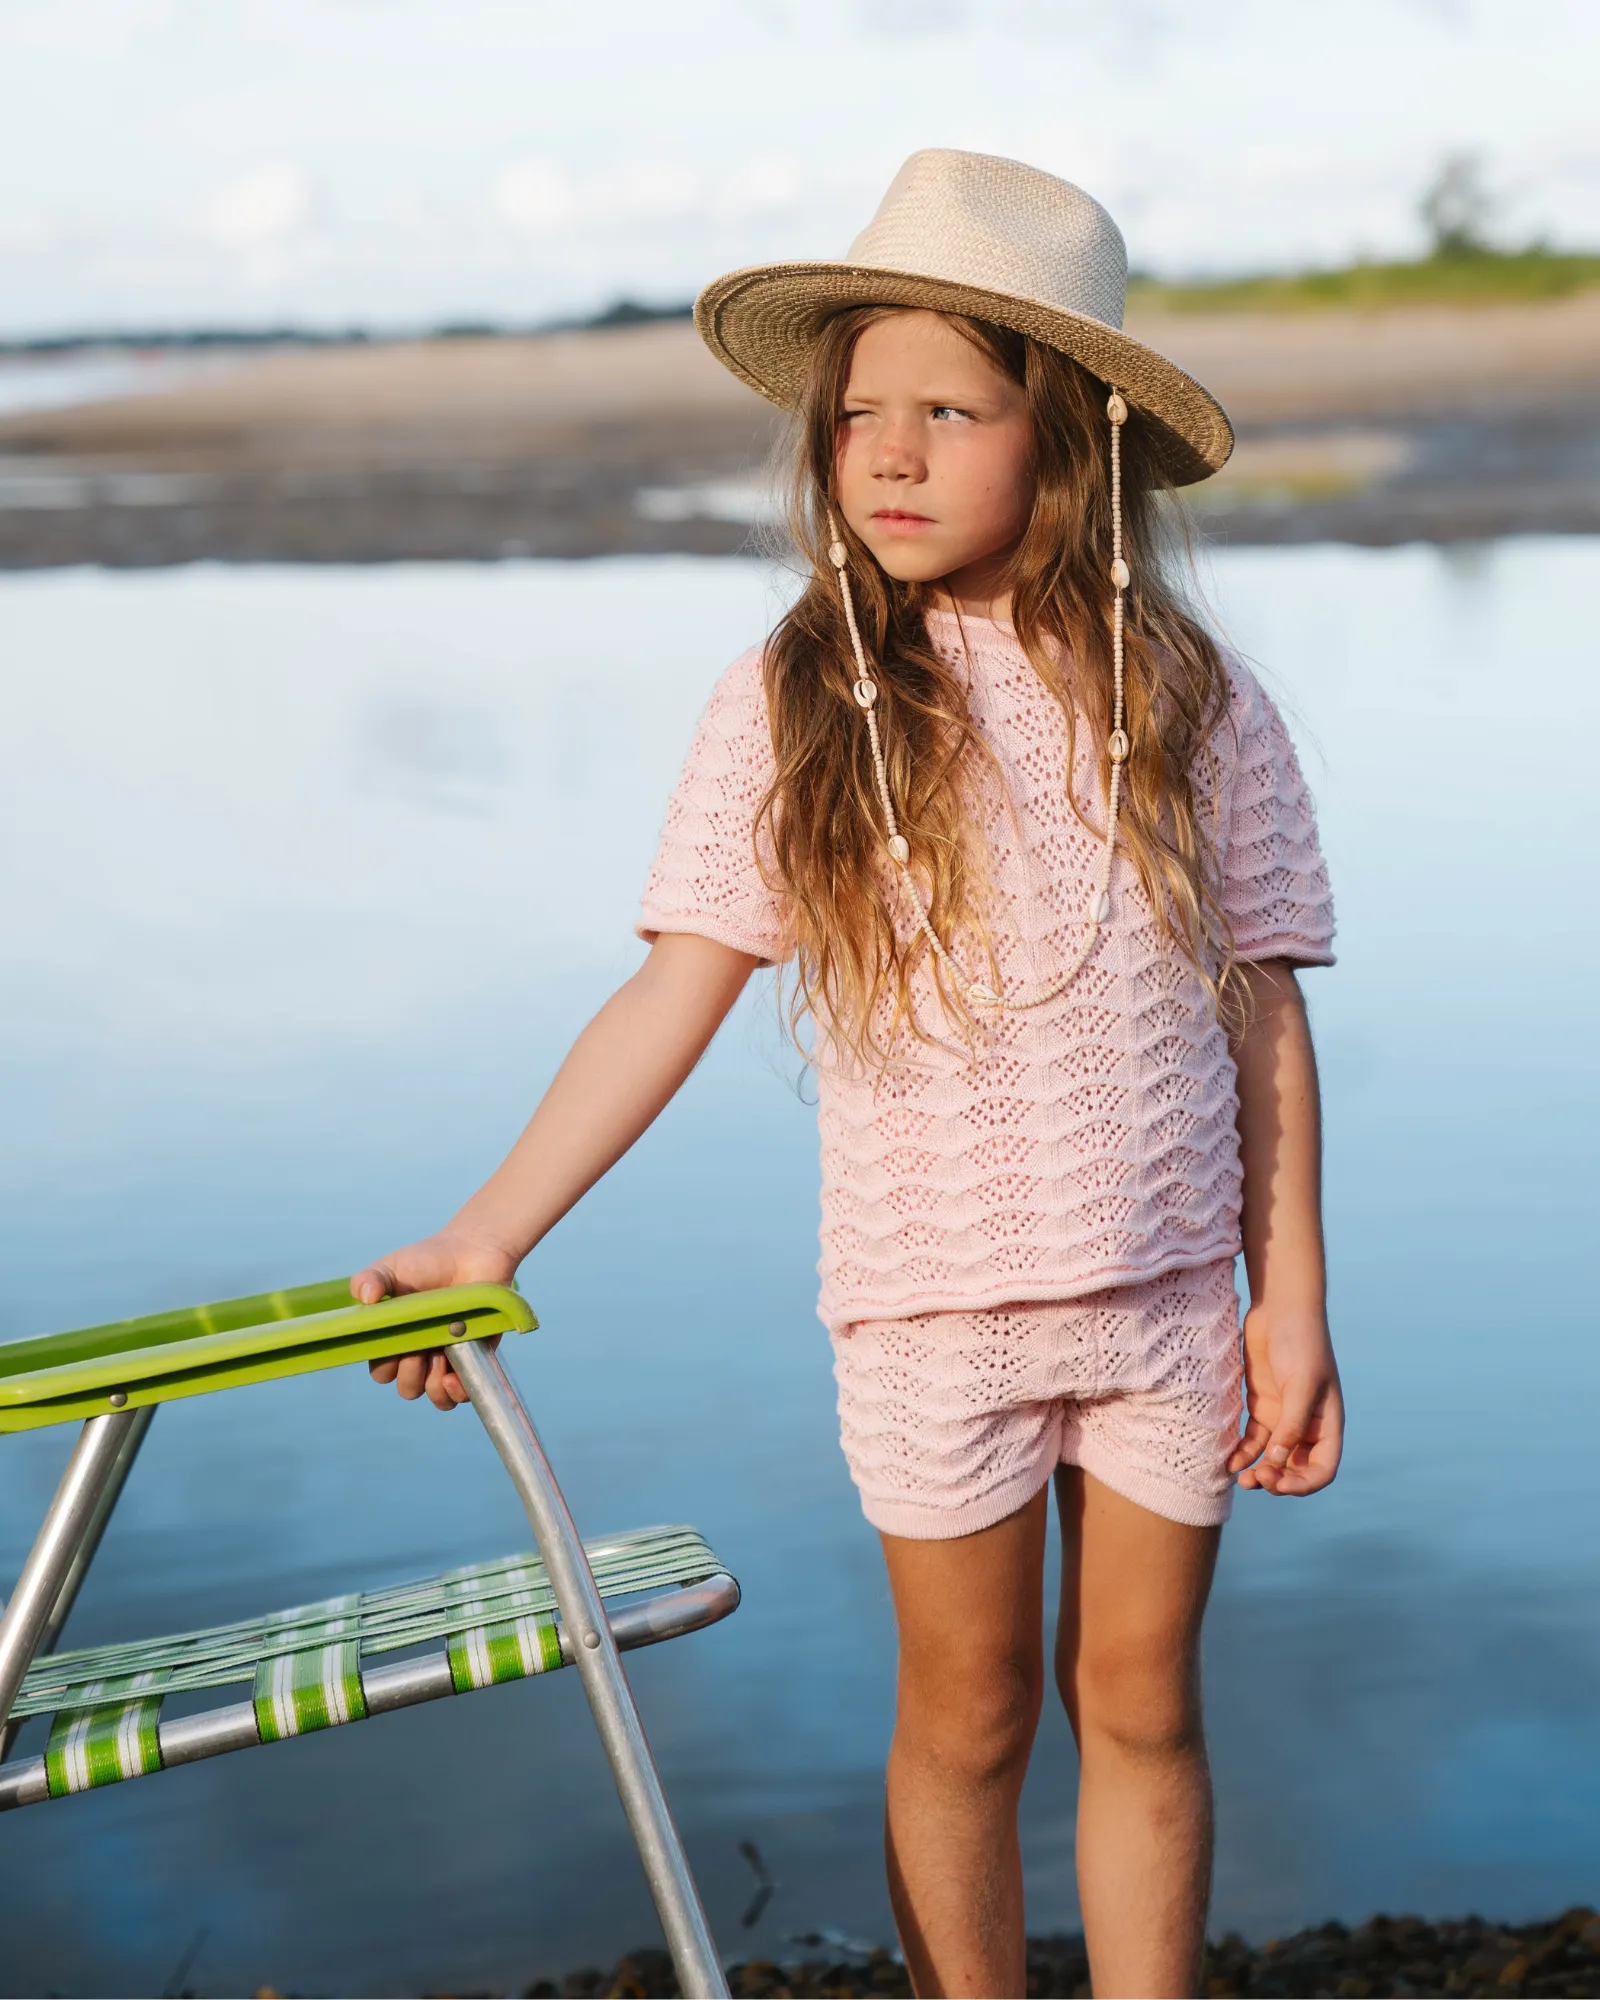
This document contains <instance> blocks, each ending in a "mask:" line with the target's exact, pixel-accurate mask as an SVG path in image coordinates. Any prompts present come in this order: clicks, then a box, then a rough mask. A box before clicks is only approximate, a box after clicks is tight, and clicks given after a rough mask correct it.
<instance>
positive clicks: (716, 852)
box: [639, 615, 1333, 1329]
mask: <svg viewBox="0 0 1600 2000" xmlns="http://www.w3.org/2000/svg"><path fill="white" fill-rule="evenodd" d="M929 629H930V631H931V633H932V634H933V637H934V640H935V643H936V644H938V645H939V646H940V647H941V648H943V649H945V650H947V651H948V653H949V654H950V656H951V657H952V658H953V659H955V660H958V661H959V660H961V659H962V657H963V628H962V627H960V626H958V625H957V623H956V621H955V619H954V618H953V617H949V616H940V615H935V616H934V617H932V618H931V619H930V621H929ZM964 635H965V660H966V663H967V673H968V678H969V697H968V698H969V702H970V706H971V712H972V716H973V721H974V723H975V725H976V727H977V728H978V730H979V731H980V732H981V734H982V735H983V737H984V738H985V740H986V741H987V743H988V745H989V746H990V748H991V749H992V750H993V751H994V754H995V759H996V763H997V766H998V769H997V771H996V772H992V773H991V772H983V773H980V774H978V775H977V776H976V777H975V778H974V780H973V782H974V785H975V787H976V792H977V801H976V818H977V820H978V822H979V824H980V825H981V827H982V830H983V834H984V837H985V839H986V842H987V869H988V877H989V883H990V898H991V902H990V932H991V937H992V940H993V944H994V950H995V955H996V959H997V961H998V965H999V970H1000V973H1001V975H1002V978H1003V981H1004V984H1005V990H1006V991H1007V993H1008V994H1013V995H1016V996H1018V997H1026V996H1027V995H1028V994H1030V993H1033V992H1037V991H1039V990H1040V989H1041V988H1042V987H1044V986H1046V985H1048V983H1049V982H1050V980H1051V979H1052V978H1053V977H1054V976H1056V975H1057V974H1058V972H1059V969H1060V968H1061V967H1062V966H1064V965H1065V964H1067V963H1070V961H1071V958H1072V957H1073V955H1074V953H1075V951H1076V949H1077V947H1078V943H1079V940H1080V938H1081V935H1082V921H1083V911H1084V907H1085V904H1086V901H1087V898H1088V895H1089V891H1090V886H1091V883H1092V881H1093V879H1094V868H1095V863H1096V858H1097V841H1096V837H1095V834H1094V833H1093V832H1092V831H1091V830H1089V829H1086V828H1085V827H1084V825H1083V824H1082V822H1081V821H1080V820H1079V819H1078V818H1077V816H1076V814H1075V813H1074V812H1073V810H1072V808H1071V805H1070V804H1069V802H1068V798H1067V783H1068V771H1067V730H1066V718H1065V717H1064V716H1063V714H1062V713H1061V710H1060V708H1059V707H1058V705H1057V703H1056V702H1055V700H1054V699H1053V698H1052V696H1051V695H1050V694H1049V692H1048V691H1047V689H1046V688H1045V687H1044V685H1043V683H1042V682H1041V681H1040V679H1039V677H1038V675H1037V674H1036V673H1035V672H1034V670H1033V668H1032V666H1031V665H1030V664H1029V662H1028V659H1027V656H1026V655H1025V654H1024V653H1023V651H1022V649H1021V647H1020V646H1019V645H1018V644H1017V643H1016V640H1015V639H1014V638H1013V637H1012V635H1011V634H1010V632H1009V631H1008V630H1007V629H1006V628H1005V627H1002V626H998V625H994V624H991V623H989V622H987V621H985V620H979V619H971V618H969V619H967V620H965V621H964ZM1229 674H1230V679H1231V683H1232V698H1231V704H1230V707H1231V714H1230V717H1229V721H1228V723H1227V724H1225V725H1224V727H1223V728H1222V729H1221V730H1220V731H1219V734H1218V740H1217V743H1216V745H1215V760H1214V761H1215V765H1216V776H1215V777H1214V779H1213V780H1212V784H1213V786H1214V788H1215V792H1216V800H1217V821H1216V824H1217V828H1218V858H1219V863H1220V867H1221V871H1222V877H1223V884H1224V897H1223V900H1224V903H1225V907H1226V908H1227V911H1228V915H1229V917H1230V919H1231V921H1232V924H1233V929H1234V937H1235V941H1236V946H1237V949H1238V952H1239V955H1240V956H1241V957H1242V958H1246V959H1265V958H1288V959H1295V960H1298V961H1299V962H1300V963H1302V964H1308V965H1328V964H1331V963H1332V962H1333V961H1332V953H1331V951H1330V944H1331V941H1332V936H1333V909H1332V902H1331V899H1330V896H1329V891H1328V881H1327V874H1326V871H1325V869H1324V867H1323V862H1322V856H1321V852H1320V850H1319V847H1318V843H1317V833H1316V823H1315V819H1314V816H1313V813H1312V807H1311V800H1310V797H1309V794H1308V793H1307V790H1306V786H1305V781H1304V779H1303V778H1302V776H1301V773H1300V767H1299V764H1298V763H1297V761H1296V758H1295V754H1294V749H1293V746H1292V744H1291V743H1290V741H1289V737H1288V733H1287V731H1286V730H1285V728H1284V726H1283V722H1282V720H1281V718H1280V717H1279V715H1278V713H1277V711H1276V709H1275V708H1274V707H1273V705H1272V703H1271V701H1270V700H1269V699H1268V698H1267V696H1266V694H1265V693H1264V692H1263V690H1262V689H1261V687H1260V685H1259V683H1258V682H1257V681H1256V679H1255V677H1254V676H1253V675H1252V674H1251V673H1250V672H1249V670H1248V669H1247V668H1246V667H1244V666H1243V665H1242V664H1241V663H1239V662H1237V661H1230V662H1229ZM891 727H892V724H891ZM1086 737H1087V731H1086V730H1080V731H1079V738H1078V754H1077V758H1076V765H1075V769H1074V770H1073V772H1072V774H1071V782H1072V785H1073V787H1074V791H1075V795H1076V796H1077V798H1078V799H1079V800H1080V801H1081V802H1082V803H1083V804H1084V806H1085V809H1086V810H1087V812H1088V814H1089V818H1090V821H1091V826H1092V825H1096V824H1098V825H1100V826H1102V827H1103V825H1104V819H1103V802H1102V801H1101V800H1100V799H1099V796H1098V786H1097V783H1096V780H1095V774H1094V770H1093V763H1092V759H1091V756H1090V754H1089V750H1088V747H1087V743H1086V740H1085V739H1086ZM772 774H773V755H772V745H771V737H770V732H769V729H768V724H767V715H766V700H765V694H764V691H763V688H762V680H761V652H760V649H759V648H757V649H754V650H752V651H751V652H749V653H746V654H745V655H743V657H742V658H740V659H738V660H736V661H735V662H734V664H733V666H732V667H731V668H729V670H728V672H727V673H726V674H725V675H724V676H723V678H722V680H721V682H720V683H719V684H718V687H717V689H716V691H715V693H714V694H713V695H712V698H711V701H710V703H709V705H708V706H707V708H706V711H705V713H704V715H703V716H702V718H701V721H700V726H699V729H698V731H697V732H696V735H695V739H694V743H693V746H692V748H691V749H690V752H689V757H688V761H687V763H686V765H685V767H684V770H683V775H682V777H681V779H680V780H679V783H678V787H677V789H676V791H675V792H674V793H673V796H672V800H671V803H670V805H669V807H668V810H667V817H666V823H665V826H664V829H663V832H662V836H661V844H660V848H659V850H658V852H657V855H656V859H655V863H654V866H653V867H652V869H651V872H650V877H649V881H648V884H647V887H646V890H645V897H644V906H643V911H642V914H641V918H640V924H639V930H640V935H641V936H643V937H646V938H649V937H653V936H655V935H656V934H657V933H659V932H662V931H692V932H696V933H699V934H701V935H704V936H707V937H712V938H717V939H720V940H721V941H722V942H723V943H724V944H728V945H732V946H734V947H735V948H736V949H738V950H740V951H746V952H749V953H751V954H752V955H753V956H755V957H757V958H761V959H765V960H768V961H770V962H773V963H780V962H782V961H783V960H784V959H785V958H787V957H788V956H789V955H790V953H791V952H792V949H793V946H792V939H791V936H790V932H789V927H788V924H787V921H786V916H785V912H784V908H783V904H782V900H781V897H780V896H778V895H776V894H774V893H773V891H772V890H771V889H769V888H768V887H767V884H766V882H765V881H764V880H763V876H762V869H761V866H760V860H759V857H758V855H757V852H756V846H755V840H754V837H753V831H752V829H753V826H754V816H755V812H756V809H757V807H758V806H759V804H760V801H761V799H762V797H763V795H764V794H765V792H766V790H767V787H768V786H769V785H770V783H771V781H772ZM913 846H914V843H913ZM905 934H906V935H907V936H909V935H910V934H911V921H910V916H909V912H908V913H907V918H906V931H905ZM964 963H965V964H966V969H967V971H968V973H969V974H977V973H979V972H981V970H982V968H981V966H980V965H979V964H978V963H977V961H976V960H974V959H971V958H970V957H969V958H967V959H965V960H964ZM916 1000H917V1007H918V1018H919V1020H920V1021H921V1023H922V1025H923V1027H924V1029H925V1030H927V1031H928V1032H930V1033H940V1032H941V1031H942V1030H943V1017H942V1014H941V1012H940V1009H939V1003H938V999H937V996H936V994H935V992H934V990H933V986H932V982H931V980H929V979H927V978H926V977H922V978H921V980H920V985H919V987H918V989H917V991H916ZM984 1019H985V1023H986V1025H985V1029H984V1033H983V1038H982V1040H981V1042H980V1043H979V1045H978V1047H977V1048H976V1049H975V1050H973V1051H969V1050H968V1049H967V1048H966V1047H965V1046H964V1045H961V1044H960V1043H959V1042H958V1041H957V1040H956V1039H955V1038H954V1037H953V1036H949V1035H948V1033H947V1031H946V1032H945V1034H944V1039H942V1040H941V1043H940V1045H939V1046H937V1047H935V1048H931V1049H930V1048H929V1047H927V1046H926V1045H924V1044H921V1043H918V1042H916V1041H915V1040H913V1039H912V1038H910V1037H909V1036H906V1037H904V1038H903V1040H902V1042H901V1043H900V1044H898V1045H897V1046H896V1047H895V1048H894V1050H893V1051H892V1056H893V1060H892V1061H891V1063H890V1065H889V1067H888V1068H887V1069H885V1070H881V1071H874V1072H870V1073H862V1072H860V1071H859V1070H854V1069H852V1067H851V1066H850V1065H849V1064H848V1062H847V1061H846V1060H845V1059H843V1058H840V1057H836V1056H832V1055H828V1054H824V1055H823V1056H821V1057H820V1058H819V1061H818V1065H817V1067H818V1090H819V1098H820V1117H821V1133H822V1259H821V1265H820V1269H821V1274H822V1296H821V1301H820V1305H819V1311H820V1313H821V1316H822V1318H823V1319H824V1321H825V1322H826V1323H827V1325H828V1326H829V1327H830V1328H833V1329H838V1328H841V1327H844V1326H848V1325H850V1324H851V1323H852V1322H857V1321H865V1320H881V1319H885V1318H907V1317H911V1316H914V1315H917V1314H922V1313H930V1312H941V1311H964V1312H972V1311H976V1310H978V1309H980V1308H987V1307H993V1306H1000V1305H1008V1304H1016V1303H1019V1302H1022V1301H1027V1300H1064V1299H1072V1298H1079V1297H1082V1296H1084V1295H1085V1294H1088V1293H1092V1292H1099V1291H1103V1290H1105V1289H1106V1288H1107V1287H1110V1286H1115V1285H1128V1284H1133V1283H1136V1282H1139V1281H1142V1280H1145V1279H1148V1278H1152V1277H1155V1276H1156V1275H1158V1274H1159V1273H1161V1272H1164V1271H1171V1270H1175V1269H1180V1268H1183V1267H1197V1266H1202V1265H1209V1264H1214V1263H1216V1262H1217V1261H1218V1260H1219V1259H1226V1258H1229V1257H1231V1256H1233V1255H1234V1253H1235V1252H1236V1251H1237V1249H1238V1247H1239V1195H1240V1170H1239V1148H1238V1138H1237V1134H1236V1131H1235V1116H1236V1112H1237V1097H1236V1089H1235V1073H1234V1067H1233V1062H1232V1059H1231V1057H1230V1056H1229V1053H1228V1045H1227V1038H1226V1036H1225V1034H1224V1033H1223V1031H1222V1029H1221V1028H1220V1026H1219V1025H1218V1023H1217V1021H1216V1019H1215V1015H1214V1011H1213V1009H1212V1008H1211V1006H1210V1003H1209V1001H1208V999H1207V996H1206V992H1205V989H1204V987H1203V985H1202V984H1201V982H1200V980H1199V978H1198V976H1197V975H1196V974H1195V972H1194V970H1193V968H1192V967H1190V966H1189V965H1188V964H1187V963H1186V961H1185V960H1184V959H1183V958H1182V957H1181V956H1180V955H1178V954H1177V953H1176V952H1174V951H1173V950H1171V949H1170V948H1168V947H1164V946H1163V943H1162V940H1161V938H1160V935H1159V933H1158V931H1157V927H1156V924H1155V921H1154V919H1153V916H1152V913H1151V910H1150V906H1149V904H1148V902H1147V901H1146V899H1145V897H1144V895H1143V892H1142V891H1141V889H1140V887H1139V883H1138V878H1137V876H1136V874H1135V872H1134V869H1133V867H1132V864H1131V863H1130V862H1128V861H1127V860H1126V858H1125V857H1123V856H1121V855H1119V856H1118V857H1117V861H1116V864H1115V868H1114V871H1113V875H1112V888H1111V917H1110V920H1109V922H1108V923H1106V924H1105V925H1103V926H1102V929H1101V934H1100V937H1099V940H1098V942H1097V944H1096V947H1095V950H1094V952H1093V954H1092V956H1091V957H1090V959H1089V961H1088V963H1087V964H1086V965H1085V967H1084V968H1083V970H1082V972H1080V973H1079V975H1078V977H1077V979H1076V980H1075V981H1074V983H1073V984H1072V986H1071V987H1070V988H1069V989H1068V990H1067V991H1066V992H1065V993H1064V994H1063V995H1061V996H1060V998H1059V999H1056V1000H1054V1001H1052V1002H1050V1003H1049V1004H1048V1005H1046V1006H1043V1007H1039V1008H1037V1009H1035V1010H1033V1011H1031V1012H1027V1013H1000V1014H998V1015H987V1016H985V1017H984Z"/></svg>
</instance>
